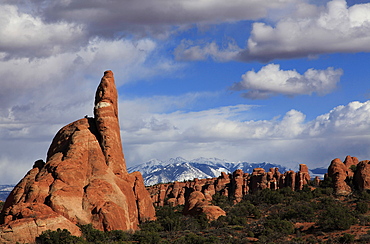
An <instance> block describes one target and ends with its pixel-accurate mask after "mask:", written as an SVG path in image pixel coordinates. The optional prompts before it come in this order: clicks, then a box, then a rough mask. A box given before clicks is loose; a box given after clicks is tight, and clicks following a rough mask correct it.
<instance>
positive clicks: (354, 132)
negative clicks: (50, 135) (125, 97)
mask: <svg viewBox="0 0 370 244" xmlns="http://www.w3.org/2000/svg"><path fill="white" fill-rule="evenodd" d="M127 106H128V103H127V102H125V101H123V105H121V108H122V112H121V114H124V115H121V116H122V117H125V118H130V117H133V118H135V121H136V122H138V121H140V122H139V123H136V124H135V128H134V127H133V126H132V127H131V126H130V127H127V126H126V127H125V124H126V125H127V124H130V123H128V122H127V119H126V122H122V138H123V141H124V143H123V144H124V148H125V151H126V157H127V162H128V163H129V164H130V162H132V164H135V163H133V162H145V161H146V160H149V159H150V158H145V155H157V157H158V158H161V159H163V158H164V159H166V158H170V157H176V156H182V157H185V158H195V157H198V156H199V155H202V156H205V157H219V158H226V159H228V160H233V161H238V160H250V161H259V160H260V159H261V158H263V159H264V160H266V161H269V162H275V163H281V164H285V165H289V164H291V166H294V165H295V164H296V163H297V162H300V163H306V164H308V165H309V166H310V167H325V166H327V165H328V164H329V163H330V161H331V160H332V159H333V158H335V157H340V158H344V157H345V156H346V155H347V154H351V155H353V156H357V157H359V158H360V159H366V158H364V157H366V156H367V155H368V154H369V153H370V151H369V150H370V149H369V148H370V142H369V141H370V140H369V139H370V133H369V131H370V123H369V121H370V101H367V102H364V103H361V102H351V103H349V104H347V105H341V106H337V107H335V108H333V109H332V110H331V111H329V112H328V113H326V114H322V115H320V116H317V117H316V118H315V119H313V120H311V121H306V120H305V117H306V116H305V114H304V113H302V112H300V111H297V110H294V109H293V110H290V111H288V112H287V113H286V114H285V115H282V116H281V118H280V119H279V118H278V117H274V118H270V119H267V120H252V119H247V120H240V117H241V116H242V115H243V114H244V117H245V114H247V115H248V116H249V118H250V117H253V114H254V111H256V110H258V107H256V106H250V105H234V106H226V107H219V108H214V109H209V110H204V111H198V112H181V111H177V112H173V113H150V112H149V111H147V112H146V113H138V114H136V113H135V112H134V110H132V109H131V110H130V109H129V108H128V107H127ZM141 106H143V107H146V106H145V102H143V103H142V104H141ZM125 111H126V112H125ZM128 111H131V112H129V113H128ZM242 117H243V116H242Z"/></svg>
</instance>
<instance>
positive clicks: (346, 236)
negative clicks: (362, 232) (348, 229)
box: [339, 233, 355, 243]
mask: <svg viewBox="0 0 370 244" xmlns="http://www.w3.org/2000/svg"><path fill="white" fill-rule="evenodd" d="M353 242H355V236H354V235H351V234H348V233H344V234H343V236H341V237H340V238H339V243H353Z"/></svg>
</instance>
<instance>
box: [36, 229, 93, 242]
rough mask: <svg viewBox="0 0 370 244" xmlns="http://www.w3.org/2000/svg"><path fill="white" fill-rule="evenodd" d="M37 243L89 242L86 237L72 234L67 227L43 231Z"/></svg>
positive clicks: (37, 238)
mask: <svg viewBox="0 0 370 244" xmlns="http://www.w3.org/2000/svg"><path fill="white" fill-rule="evenodd" d="M36 243H37V244H84V243H87V242H86V241H85V240H84V239H82V238H80V237H77V236H72V235H71V232H69V231H68V230H67V229H63V230H61V229H59V228H58V229H57V230H56V231H52V230H47V231H44V232H42V234H41V235H40V236H39V237H36Z"/></svg>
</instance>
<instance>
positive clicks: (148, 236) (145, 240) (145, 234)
mask: <svg viewBox="0 0 370 244" xmlns="http://www.w3.org/2000/svg"><path fill="white" fill-rule="evenodd" d="M133 239H134V240H135V241H138V242H139V243H140V244H158V243H160V242H161V237H160V235H159V234H158V232H153V231H136V232H135V233H134V234H133Z"/></svg>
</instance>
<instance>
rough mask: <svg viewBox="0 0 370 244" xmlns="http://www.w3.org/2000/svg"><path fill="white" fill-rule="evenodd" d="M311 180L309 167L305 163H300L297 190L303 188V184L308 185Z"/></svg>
mask: <svg viewBox="0 0 370 244" xmlns="http://www.w3.org/2000/svg"><path fill="white" fill-rule="evenodd" d="M310 180H311V177H310V173H309V172H308V167H307V165H305V164H300V165H299V171H298V174H297V180H296V187H297V190H302V189H303V186H305V185H307V184H308V182H309V181H310Z"/></svg>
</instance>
